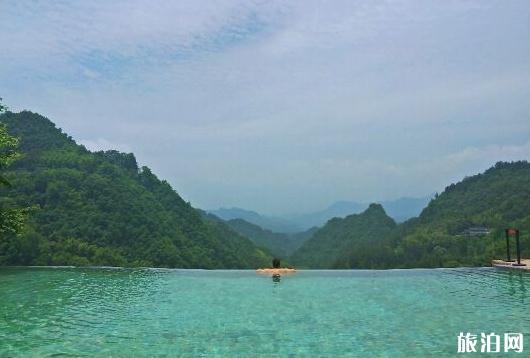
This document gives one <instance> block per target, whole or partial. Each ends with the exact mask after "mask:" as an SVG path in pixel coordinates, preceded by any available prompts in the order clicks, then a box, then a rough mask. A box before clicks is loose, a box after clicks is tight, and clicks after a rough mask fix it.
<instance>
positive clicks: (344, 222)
mask: <svg viewBox="0 0 530 358" xmlns="http://www.w3.org/2000/svg"><path fill="white" fill-rule="evenodd" d="M395 227H396V223H395V222H394V220H392V218H390V217H389V216H388V215H386V213H385V210H384V209H383V207H382V206H381V205H380V204H370V206H369V207H368V208H367V209H366V210H365V211H364V212H362V213H360V214H353V215H349V216H347V217H345V218H333V219H331V220H329V221H328V222H327V224H326V225H324V227H322V228H321V229H319V230H317V231H316V232H315V233H314V234H313V236H312V237H311V238H310V239H309V240H307V241H306V242H305V243H304V244H303V245H302V247H301V248H300V249H298V250H297V251H296V252H295V253H294V254H293V255H292V257H291V258H290V260H291V262H292V263H293V264H295V265H297V266H300V267H310V268H349V267H366V266H371V265H372V262H371V260H376V259H377V255H374V254H373V252H374V251H378V252H379V250H380V248H379V247H378V246H379V245H378V244H379V243H380V242H381V241H382V240H384V239H385V238H386V237H388V236H389V235H390V233H391V232H392V230H394V229H395ZM366 252H370V253H371V254H370V255H369V256H366V255H365V253H366ZM365 257H369V260H368V261H365Z"/></svg>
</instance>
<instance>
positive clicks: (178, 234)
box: [0, 111, 270, 268]
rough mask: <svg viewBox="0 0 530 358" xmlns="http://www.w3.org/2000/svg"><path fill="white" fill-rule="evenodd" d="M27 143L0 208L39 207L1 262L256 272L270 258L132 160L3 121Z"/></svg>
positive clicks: (39, 126)
mask: <svg viewBox="0 0 530 358" xmlns="http://www.w3.org/2000/svg"><path fill="white" fill-rule="evenodd" d="M0 122H2V123H4V124H5V125H6V126H7V128H8V131H9V133H10V134H11V135H13V136H16V137H19V138H20V147H19V151H20V152H21V153H22V158H21V159H19V160H18V161H16V162H15V163H14V164H13V165H12V166H11V167H10V168H9V171H8V172H7V174H6V177H7V178H8V180H9V181H10V182H11V183H12V187H10V188H0V195H1V199H0V208H2V207H8V206H18V207H33V209H32V211H31V214H30V217H29V219H28V222H27V224H26V228H25V230H24V231H23V233H22V234H21V235H18V236H13V235H3V236H2V237H1V238H0V264H8V265H118V266H121V265H133V266H155V267H182V268H254V267H258V266H262V265H264V264H266V263H269V262H270V256H269V255H268V254H267V253H266V252H264V251H263V250H261V249H258V248H256V246H255V245H254V244H253V243H252V242H251V241H250V240H248V239H247V238H245V237H243V236H241V235H239V234H237V233H235V232H234V231H233V230H232V229H230V228H229V227H227V226H226V225H225V224H223V223H221V222H214V221H210V220H204V219H203V218H202V216H201V214H200V213H199V212H198V211H197V210H195V209H194V208H192V207H191V206H190V204H189V203H186V202H185V201H184V200H182V198H181V197H180V196H179V195H178V194H177V193H176V192H175V191H174V190H173V189H172V188H171V186H170V185H169V184H168V183H167V182H165V181H163V180H159V179H158V178H157V177H156V175H154V174H153V173H152V172H151V171H150V170H149V168H147V167H142V168H138V165H137V163H136V159H135V157H134V155H133V154H125V153H119V152H117V151H106V152H95V153H93V152H90V151H88V150H86V149H85V148H84V147H83V146H80V145H77V144H76V143H75V142H74V140H73V139H72V138H70V137H69V136H67V135H66V134H64V133H62V132H61V130H59V129H57V128H56V127H55V125H54V124H53V123H52V122H51V121H49V120H48V119H46V118H44V117H42V116H40V115H38V114H35V113H31V112H27V111H25V112H21V113H10V112H7V113H5V114H3V115H1V116H0Z"/></svg>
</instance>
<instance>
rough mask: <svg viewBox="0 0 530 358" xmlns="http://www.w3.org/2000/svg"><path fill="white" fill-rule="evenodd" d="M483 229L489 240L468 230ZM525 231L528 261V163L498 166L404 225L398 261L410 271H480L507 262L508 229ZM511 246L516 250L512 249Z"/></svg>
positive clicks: (470, 179)
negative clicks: (451, 268)
mask: <svg viewBox="0 0 530 358" xmlns="http://www.w3.org/2000/svg"><path fill="white" fill-rule="evenodd" d="M477 226H478V227H484V228H487V229H489V230H490V233H489V234H488V235H485V236H470V235H469V234H467V232H468V229H469V228H472V227H477ZM507 227H517V228H519V229H520V230H521V248H522V252H523V256H529V255H530V163H528V162H527V161H518V162H511V163H507V162H498V163H497V164H495V166H494V167H492V168H490V169H488V170H486V171H485V172H484V173H481V174H477V175H474V176H471V177H467V178H465V179H464V180H462V181H461V182H459V183H456V184H451V185H449V186H448V187H446V188H445V190H444V192H443V193H442V194H440V195H437V196H436V197H435V198H434V199H433V200H432V201H431V202H430V203H429V205H428V206H427V207H426V208H425V209H424V210H423V211H422V213H421V215H420V216H419V218H417V219H416V220H412V221H410V222H407V223H406V225H403V227H402V228H401V232H400V233H399V235H398V236H399V238H398V239H399V242H398V245H397V250H396V260H398V262H400V264H401V265H404V266H406V267H419V266H421V267H432V266H479V265H488V264H489V263H490V261H491V259H492V258H495V257H497V258H502V257H505V250H506V248H505V240H504V229H505V228H507ZM513 247H514V246H513V244H512V248H513Z"/></svg>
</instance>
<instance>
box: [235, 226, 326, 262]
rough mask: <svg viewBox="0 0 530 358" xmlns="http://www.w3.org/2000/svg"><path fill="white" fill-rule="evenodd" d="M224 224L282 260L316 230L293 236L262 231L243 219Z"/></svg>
mask: <svg viewBox="0 0 530 358" xmlns="http://www.w3.org/2000/svg"><path fill="white" fill-rule="evenodd" d="M226 224H227V225H228V226H230V227H231V228H232V229H233V230H234V231H236V232H238V233H240V234H241V235H243V236H245V237H248V238H249V239H250V240H252V242H254V244H256V245H257V246H258V247H264V248H266V249H268V250H269V251H270V252H271V253H272V254H273V255H274V256H276V257H278V258H282V259H283V258H286V257H288V256H289V255H291V254H292V253H293V252H294V251H295V250H296V249H298V248H299V247H300V246H301V245H302V244H303V243H304V241H306V240H307V239H309V237H311V235H312V234H313V233H314V232H315V230H316V228H314V229H309V230H307V231H303V232H299V233H294V234H285V233H275V232H272V231H270V230H267V229H262V228H261V227H259V226H258V225H255V224H252V223H249V222H248V221H245V220H243V219H232V220H228V221H227V222H226Z"/></svg>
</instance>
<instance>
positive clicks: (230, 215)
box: [208, 208, 311, 233]
mask: <svg viewBox="0 0 530 358" xmlns="http://www.w3.org/2000/svg"><path fill="white" fill-rule="evenodd" d="M208 213H210V214H213V215H215V216H217V217H219V218H221V219H223V220H225V221H228V220H233V219H243V220H245V221H247V222H249V223H251V224H254V225H258V226H260V227H261V228H263V229H267V230H270V231H272V232H280V233H295V232H300V231H304V230H305V229H309V228H310V227H311V226H309V227H307V228H306V227H302V226H299V225H297V224H296V223H295V222H293V221H290V220H286V219H282V218H279V217H274V216H267V215H261V214H258V213H257V212H255V211H251V210H245V209H241V208H220V209H217V210H208Z"/></svg>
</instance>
